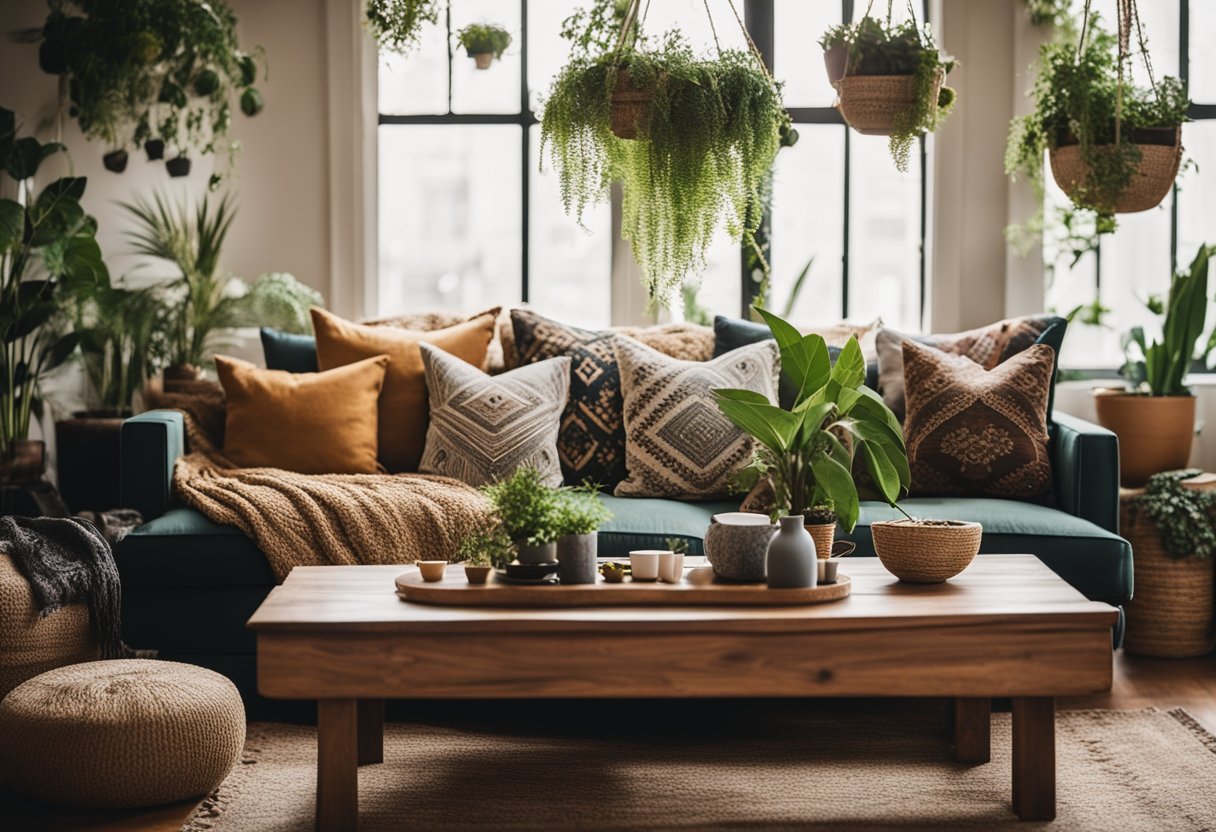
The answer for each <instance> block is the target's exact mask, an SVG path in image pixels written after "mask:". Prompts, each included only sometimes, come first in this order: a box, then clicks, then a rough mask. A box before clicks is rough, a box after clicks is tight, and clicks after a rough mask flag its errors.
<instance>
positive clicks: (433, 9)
mask: <svg viewBox="0 0 1216 832" xmlns="http://www.w3.org/2000/svg"><path fill="white" fill-rule="evenodd" d="M364 20H365V21H366V23H367V28H368V30H369V31H370V32H371V33H372V37H374V38H375V39H376V42H377V43H379V44H380V46H381V48H384V49H389V50H392V51H393V52H399V53H401V54H402V55H404V54H406V53H407V52H409V51H410V50H411V49H413V48H414V47H415V46H416V45H417V44H418V34H419V32H420V31H421V29H422V24H423V23H436V22H438V20H439V0H367V8H366V9H365V11H364Z"/></svg>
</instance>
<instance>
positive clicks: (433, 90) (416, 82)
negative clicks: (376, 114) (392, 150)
mask: <svg viewBox="0 0 1216 832" xmlns="http://www.w3.org/2000/svg"><path fill="white" fill-rule="evenodd" d="M379 74H380V93H379V96H380V112H381V113H387V114H390V115H419V114H422V115H432V114H435V113H446V112H447V111H448V47H447V29H446V28H445V27H444V25H443V16H442V15H440V17H439V22H438V23H436V24H432V23H428V24H425V25H424V26H423V27H422V35H421V38H420V40H419V43H418V45H417V46H416V47H414V49H413V50H411V51H410V53H409V54H408V55H398V54H397V53H395V52H389V51H382V52H381V53H380V73H379Z"/></svg>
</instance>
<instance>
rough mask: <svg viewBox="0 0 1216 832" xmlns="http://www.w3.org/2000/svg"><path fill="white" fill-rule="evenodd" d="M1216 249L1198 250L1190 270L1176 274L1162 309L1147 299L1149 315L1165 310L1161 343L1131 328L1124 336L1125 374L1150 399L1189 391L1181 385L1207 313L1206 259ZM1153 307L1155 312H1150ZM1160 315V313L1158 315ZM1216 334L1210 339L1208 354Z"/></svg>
mask: <svg viewBox="0 0 1216 832" xmlns="http://www.w3.org/2000/svg"><path fill="white" fill-rule="evenodd" d="M1213 254H1216V246H1200V247H1199V252H1198V253H1197V254H1196V255H1195V259H1194V260H1192V261H1191V267H1190V269H1188V270H1187V271H1185V272H1179V273H1178V274H1176V275H1174V278H1173V280H1172V281H1171V282H1170V294H1169V298H1168V299H1167V300H1166V301H1165V302H1164V307H1161V301H1160V299H1157V300H1156V302H1155V303H1154V299H1153V298H1150V299H1149V302H1148V304H1147V305H1148V307H1149V309H1150V310H1151V311H1155V312H1156V311H1157V310H1159V309H1163V311H1164V314H1165V320H1164V321H1163V322H1162V326H1161V340H1160V341H1153V342H1152V343H1151V344H1149V343H1147V340H1146V339H1145V336H1144V329H1143V328H1142V327H1133V328H1132V329H1131V330H1130V331H1129V332H1128V334H1127V336H1126V337H1125V338H1124V341H1123V347H1124V350H1125V351H1127V356H1128V358H1127V363H1126V364H1125V365H1124V368H1123V373H1124V375H1125V376H1126V377H1127V378H1128V379H1129V380H1131V381H1132V383H1133V384H1135V385H1137V386H1143V387H1145V388H1147V391H1148V393H1149V394H1150V395H1153V396H1187V395H1190V392H1191V390H1190V388H1189V387H1187V386H1186V385H1184V384H1183V383H1182V380H1183V378H1184V377H1185V376H1186V374H1187V373H1188V372H1189V371H1190V369H1191V362H1192V360H1193V359H1194V357H1195V345H1196V344H1198V342H1199V339H1200V337H1202V335H1203V330H1204V324H1205V323H1206V320H1207V313H1208V296H1207V293H1208V261H1209V260H1210V258H1211V257H1212V255H1213ZM1154 307H1156V309H1154ZM1157 314H1160V312H1157ZM1213 340H1216V333H1213V335H1212V336H1211V337H1210V339H1209V346H1208V350H1209V351H1210V350H1211V349H1212V346H1213V344H1212V342H1213Z"/></svg>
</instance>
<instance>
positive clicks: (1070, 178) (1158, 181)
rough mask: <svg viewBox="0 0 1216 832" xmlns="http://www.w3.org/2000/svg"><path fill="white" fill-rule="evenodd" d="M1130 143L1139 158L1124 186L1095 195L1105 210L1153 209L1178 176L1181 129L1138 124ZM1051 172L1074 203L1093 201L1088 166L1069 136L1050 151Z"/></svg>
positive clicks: (1105, 149) (1104, 150) (1107, 149)
mask: <svg viewBox="0 0 1216 832" xmlns="http://www.w3.org/2000/svg"><path fill="white" fill-rule="evenodd" d="M1131 143H1132V145H1133V146H1134V147H1135V148H1136V150H1137V151H1139V156H1140V159H1139V161H1138V162H1136V163H1135V164H1134V166H1133V168H1132V170H1131V172H1130V179H1129V180H1128V183H1127V185H1125V186H1124V187H1123V189H1122V190H1120V191H1119V193H1118V194H1117V195H1114V196H1113V198H1107V199H1102V198H1098V201H1099V203H1100V204H1099V206H1098V207H1100V208H1101V209H1102V210H1103V212H1105V213H1113V214H1134V213H1137V212H1139V211H1147V210H1149V209H1150V208H1156V207H1157V206H1158V205H1160V204H1161V201H1162V200H1163V199H1165V198H1166V197H1167V196H1169V193H1170V190H1171V189H1172V188H1173V187H1174V180H1175V179H1177V178H1178V167H1179V165H1180V164H1181V162H1182V128H1181V126H1178V127H1139V128H1136V129H1135V130H1134V131H1133V133H1132V142H1131ZM1091 152H1092V153H1095V154H1113V153H1114V146H1113V145H1103V146H1099V147H1095V148H1093V149H1092V150H1091ZM1050 159H1051V175H1052V177H1053V178H1054V179H1055V180H1056V184H1057V185H1059V186H1060V190H1062V191H1063V192H1064V193H1065V194H1066V195H1067V196H1068V198H1069V199H1071V200H1073V201H1074V202H1083V203H1090V204H1092V203H1093V202H1094V198H1093V195H1091V194H1090V193H1089V191H1090V190H1091V187H1090V184H1089V183H1090V176H1091V172H1092V169H1091V168H1090V165H1089V163H1088V162H1086V161H1085V159H1084V158H1083V156H1082V153H1081V146H1080V144H1079V143H1078V141H1077V139H1076V137H1075V136H1073V135H1071V134H1070V135H1067V136H1064V137H1062V140H1061V142H1060V143H1059V144H1058V145H1057V146H1056V147H1054V148H1052V150H1051V152H1050Z"/></svg>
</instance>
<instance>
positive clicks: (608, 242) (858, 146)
mask: <svg viewBox="0 0 1216 832" xmlns="http://www.w3.org/2000/svg"><path fill="white" fill-rule="evenodd" d="M736 5H737V6H738V8H739V9H740V11H741V12H742V13H744V15H745V17H746V20H747V23H748V26H749V29H750V31H751V33H752V36H753V38H754V39H755V41H756V43H757V45H758V47H759V48H760V50H761V52H762V53H763V54H764V55H765V56H766V58H767V59H768V60H769V62H770V63H772V64H774V66H775V69H774V72H775V75H776V76H777V77H778V78H779V79H781V80H783V81H784V83H785V100H786V104H787V106H789V107H790V112H791V115H792V117H793V119H794V121H795V123H796V126H797V128H798V130H799V132H800V134H801V139H800V141H799V142H798V144H797V145H796V146H795V147H793V148H787V149H785V150H782V151H781V153H780V154H779V156H778V158H777V162H776V165H775V168H774V179H773V196H772V211H771V232H770V235H769V239H770V244H771V246H772V251H771V257H772V264H773V291H772V295H771V301H770V303H771V305H773V306H774V308H776V309H778V310H780V309H783V308H784V306H785V305H786V302H787V300H788V299H789V297H790V293H791V288H792V286H793V284H794V281H795V278H796V277H797V276H798V274H799V272H801V271H802V269H803V267H804V266H805V265H806V264H807V262H808V261H810V260H811V259H812V258H814V262H813V265H812V267H811V270H810V272H809V276H808V278H807V279H806V281H805V282H804V285H803V289H802V291H801V292H800V294H799V295H798V297H797V299H796V303H795V304H794V306H793V314H794V316H795V318H796V319H797V320H799V321H800V322H807V323H822V322H830V321H836V320H839V319H840V318H841V317H851V318H858V319H870V318H874V317H879V316H881V317H882V318H883V320H884V321H886V322H887V323H889V324H891V325H892V326H897V327H905V328H916V327H918V326H919V324H920V321H921V317H922V312H923V298H924V279H925V262H924V236H925V219H924V217H925V206H924V193H925V166H924V159H925V154H924V146H923V144H922V150H921V153H920V155H919V158H916V159H914V161H913V166H912V170H911V171H910V172H909V173H907V174H900V173H898V172H897V171H896V170H895V168H894V166H893V164H892V163H891V160H890V158H889V157H888V155H887V143H886V140H885V139H883V138H880V137H868V136H859V135H857V134H853V133H850V131H849V130H848V128H847V127H846V126H845V125H844V122H843V121H842V120H841V118H840V116H839V114H838V113H837V112H836V110H834V109H833V108H832V106H831V105H832V102H833V99H834V97H835V94H834V91H833V90H832V89H831V87H830V86H829V85H828V83H827V80H826V77H825V73H824V70H823V65H822V60H821V58H820V55H821V52H820V50H819V48H818V45H817V44H816V43H815V42H814V38H816V37H817V36H818V33H819V32H822V31H823V30H824V29H826V28H827V27H828V26H829V25H831V24H833V23H837V22H841V21H844V20H848V19H850V18H856V17H860V16H861V14H862V13H863V11H864V6H863V5H862V4H857V3H854V2H852V0H841V2H820V3H806V2H804V0H736ZM921 5H923V6H924V7H926V10H927V5H928V4H927V3H924V4H921ZM573 7H574V4H572V3H571V2H570V1H569V0H515V1H514V2H511V0H450V2H449V4H448V9H447V11H446V13H444V14H441V16H440V20H439V21H438V23H437V24H435V25H429V26H427V27H425V30H424V32H423V34H422V39H421V43H420V45H419V47H418V48H417V49H416V50H415V51H414V52H413V53H411V54H410V55H409V56H406V57H401V56H396V55H391V54H386V55H385V56H384V57H383V59H382V61H381V67H380V93H379V100H380V119H379V121H380V135H379V139H380V142H379V144H380V173H379V180H380V184H379V192H380V210H379V240H380V253H379V260H380V265H379V287H378V293H377V296H378V298H379V305H380V308H379V309H378V310H376V311H377V312H378V313H380V314H392V313H397V312H402V311H406V310H417V309H422V308H446V309H458V310H466V311H473V310H475V309H477V308H484V307H488V306H492V305H496V304H501V303H512V302H518V301H521V300H526V301H528V302H530V303H532V304H533V305H534V306H536V307H537V308H538V309H539V310H540V311H541V312H543V313H544V314H548V315H552V316H554V317H556V318H560V319H562V320H564V321H568V322H570V323H573V324H576V325H582V326H588V327H596V326H604V325H607V324H609V323H612V321H611V320H610V316H611V311H610V310H611V308H612V304H611V286H612V281H613V280H614V279H615V280H633V279H635V278H634V277H632V276H629V275H626V274H620V275H616V276H614V275H613V273H612V263H613V262H614V258H613V250H614V248H617V247H620V246H626V245H627V244H626V243H624V242H623V241H619V240H613V239H612V233H611V227H612V211H611V208H610V207H609V206H607V205H604V206H599V207H598V208H597V209H595V210H594V211H593V212H591V213H589V214H588V215H587V216H586V217H585V218H584V226H585V227H580V226H579V224H578V223H577V222H576V221H575V220H573V219H572V218H570V217H568V216H567V215H566V214H565V211H564V210H563V208H562V205H561V200H560V199H559V196H558V193H557V183H556V178H555V177H554V176H553V174H552V171H551V170H550V169H548V168H547V167H546V168H545V169H544V170H542V169H541V168H540V155H539V136H540V130H539V126H538V124H537V117H538V114H539V109H540V99H541V97H542V96H543V94H544V93H545V92H546V91H547V90H548V87H549V85H550V83H551V81H552V79H553V77H554V76H555V75H556V74H557V72H558V71H559V70H560V69H561V68H562V66H563V65H564V63H565V60H566V56H567V52H568V48H567V44H566V42H565V41H563V40H562V39H561V37H560V35H559V32H560V29H561V23H562V21H563V20H564V19H565V18H566V17H567V16H568V15H569V14H570V12H571V10H572V8H573ZM710 8H711V9H712V11H713V13H714V19H715V22H716V23H717V34H718V37H719V38H720V39H721V42H722V45H723V47H727V48H731V47H733V48H744V46H745V43H744V40H743V35H742V33H741V32H740V31H739V28H738V26H736V25H735V22H734V16H733V14H732V12H731V10H730V5H729V4H728V2H727V0H710ZM904 13H905V14H906V11H905V12H904ZM485 20H488V21H493V22H496V23H499V24H501V25H503V26H504V27H505V28H507V29H508V30H509V31H510V32H511V34H512V37H513V38H514V42H513V43H512V45H511V47H510V49H508V50H507V53H506V54H505V55H504V56H503V58H502V60H501V61H499V62H496V63H495V64H494V65H493V67H492V68H491V69H490V70H489V71H478V70H476V69H474V67H473V63H472V61H471V60H469V59H468V58H466V57H465V55H464V54H463V53H461V52H459V51H458V50H457V49H456V47H455V44H454V40H453V38H452V35H453V34H454V33H455V32H456V31H457V30H458V29H460V28H461V27H462V26H464V25H466V24H467V23H469V22H474V21H485ZM676 25H679V26H680V28H681V29H682V30H683V31H684V32H685V34H686V35H687V36H688V38H689V39H690V40H691V41H692V43H693V46H694V48H709V46H710V45H711V44H712V39H713V33H712V32H711V31H710V28H709V25H708V22H707V18H706V15H705V10H704V0H665V2H664V3H655V4H654V6H653V8H651V10H650V12H649V17H648V19H647V21H646V28H647V29H648V30H649V31H651V32H662V31H665V30H667V29H669V28H671V27H673V26H676ZM618 260H619V258H618ZM707 261H708V262H707V268H706V270H705V272H704V274H703V275H701V284H700V287H699V292H698V302H699V303H700V304H701V305H702V306H703V307H704V308H705V309H707V310H708V311H709V312H714V313H723V314H730V315H738V314H740V313H741V312H742V311H743V310H745V309H746V308H747V306H748V305H749V304H750V302H751V300H752V293H753V292H754V284H753V283H752V281H751V278H750V275H748V274H747V273H746V272H745V269H744V262H743V257H742V252H741V251H740V248H739V246H738V244H736V243H734V242H732V241H731V240H730V239H729V237H728V236H727V234H726V232H725V231H723V232H722V233H721V235H720V237H719V239H717V240H716V241H715V242H714V244H713V245H712V246H711V248H710V251H709V253H708V257H707ZM674 312H675V314H676V315H679V314H680V313H679V311H678V310H675V311H674Z"/></svg>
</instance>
